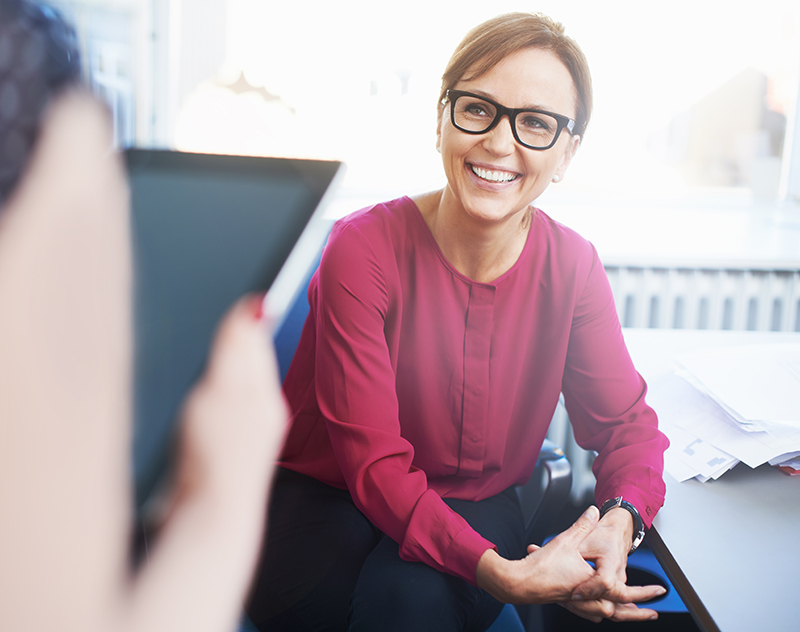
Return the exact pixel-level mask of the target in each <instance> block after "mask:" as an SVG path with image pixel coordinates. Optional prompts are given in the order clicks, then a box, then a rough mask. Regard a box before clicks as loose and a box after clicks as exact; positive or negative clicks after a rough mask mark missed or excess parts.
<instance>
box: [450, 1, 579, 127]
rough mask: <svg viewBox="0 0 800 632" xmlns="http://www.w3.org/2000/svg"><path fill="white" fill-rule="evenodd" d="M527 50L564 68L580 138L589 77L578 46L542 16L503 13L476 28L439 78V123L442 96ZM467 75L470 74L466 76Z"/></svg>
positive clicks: (562, 30) (459, 47) (558, 27)
mask: <svg viewBox="0 0 800 632" xmlns="http://www.w3.org/2000/svg"><path fill="white" fill-rule="evenodd" d="M526 48H539V49H542V50H548V51H550V52H552V53H553V54H554V55H555V56H556V57H558V59H559V60H561V62H562V63H563V64H564V65H565V66H566V67H567V70H569V74H570V76H571V77H572V83H573V87H574V89H575V102H576V107H577V111H576V114H575V133H576V134H578V135H580V136H581V137H583V135H584V133H585V132H586V126H587V125H588V124H589V118H590V117H591V115H592V77H591V74H590V72H589V64H588V62H587V61H586V56H585V55H584V54H583V51H582V50H581V49H580V47H579V46H578V44H577V43H576V42H575V40H573V39H572V38H570V37H567V36H566V35H564V27H563V26H562V25H561V24H560V23H559V22H555V21H554V20H552V19H551V18H549V17H547V16H546V15H543V14H541V13H506V14H504V15H499V16H497V17H496V18H492V19H491V20H487V21H486V22H484V23H483V24H479V25H478V26H476V27H475V28H474V29H472V30H471V31H470V32H469V33H467V35H466V37H464V39H463V40H461V43H460V44H459V45H458V46H457V47H456V50H455V52H454V53H453V56H452V57H451V58H450V61H449V62H448V63H447V67H446V68H445V71H444V74H443V75H442V91H441V94H440V95H439V122H440V123H441V118H442V112H443V111H444V99H445V93H446V92H447V91H448V90H451V89H452V88H454V87H455V85H456V84H457V83H458V82H459V81H462V80H470V79H475V78H477V77H480V76H481V75H483V74H484V73H486V72H488V71H489V70H491V69H492V68H493V67H494V66H496V65H497V64H498V63H500V62H501V61H502V60H503V59H505V58H506V57H508V56H509V55H511V54H512V53H516V52H517V51H520V50H523V49H526ZM467 73H470V74H469V76H467Z"/></svg>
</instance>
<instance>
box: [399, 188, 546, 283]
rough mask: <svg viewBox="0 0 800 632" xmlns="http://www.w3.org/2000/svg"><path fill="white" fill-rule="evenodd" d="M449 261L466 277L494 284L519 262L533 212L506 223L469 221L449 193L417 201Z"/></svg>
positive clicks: (529, 211) (417, 199) (529, 210)
mask: <svg viewBox="0 0 800 632" xmlns="http://www.w3.org/2000/svg"><path fill="white" fill-rule="evenodd" d="M414 201H415V202H416V204H417V206H418V207H419V210H420V212H421V213H422V217H423V219H424V220H425V223H426V224H427V225H428V228H429V229H430V231H431V234H432V235H433V238H434V239H435V240H436V243H437V244H438V245H439V248H440V250H441V251H442V253H443V254H444V256H445V258H446V259H447V260H448V261H449V262H450V265H452V266H453V267H454V268H455V269H456V270H458V271H459V272H460V273H461V274H463V275H464V276H466V277H468V278H470V279H472V280H474V281H478V282H479V283H491V282H492V281H495V280H496V279H498V278H499V277H501V276H503V275H504V274H505V273H506V272H508V271H509V270H510V269H511V267H512V266H513V265H514V264H515V263H516V262H517V259H519V257H520V255H521V254H522V250H523V249H524V248H525V242H526V241H527V238H528V232H529V231H530V227H531V221H532V216H533V209H532V208H531V207H528V208H526V209H525V210H521V211H520V212H518V213H515V214H514V215H512V216H510V217H509V218H507V219H506V220H504V221H499V222H492V223H489V222H483V221H480V220H476V219H473V218H471V217H469V215H468V214H467V213H465V212H464V210H463V209H462V208H461V206H460V204H459V203H458V201H457V200H455V199H454V198H453V196H452V195H451V194H449V191H448V190H447V189H443V190H442V191H436V192H433V193H427V194H424V195H421V196H419V197H417V198H414Z"/></svg>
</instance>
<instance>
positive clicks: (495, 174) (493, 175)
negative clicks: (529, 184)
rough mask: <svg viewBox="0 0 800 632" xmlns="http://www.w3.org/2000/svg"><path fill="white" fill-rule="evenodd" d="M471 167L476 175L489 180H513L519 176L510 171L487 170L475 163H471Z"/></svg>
mask: <svg viewBox="0 0 800 632" xmlns="http://www.w3.org/2000/svg"><path fill="white" fill-rule="evenodd" d="M471 167H472V172H473V173H474V174H475V175H477V176H478V177H479V178H483V179H484V180H488V181H489V182H511V180H513V179H515V178H516V177H517V174H515V173H508V171H487V170H486V169H481V168H480V167H476V166H474V165H471Z"/></svg>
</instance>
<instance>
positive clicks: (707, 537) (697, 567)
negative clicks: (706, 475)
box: [625, 329, 800, 632]
mask: <svg viewBox="0 0 800 632" xmlns="http://www.w3.org/2000/svg"><path fill="white" fill-rule="evenodd" d="M625 340H626V341H627V343H628V348H629V350H630V352H631V355H632V357H633V359H634V362H635V363H636V366H637V368H638V369H639V372H640V373H642V375H643V376H644V377H645V379H646V380H647V381H648V382H649V383H653V382H654V381H655V379H656V378H657V377H658V376H659V375H662V374H664V373H666V372H668V371H670V370H671V357H672V356H673V355H674V354H676V353H681V352H683V351H689V350H692V349H699V348H701V347H712V346H725V345H738V344H751V343H752V344H761V343H765V342H793V343H798V342H800V334H786V333H775V334H772V333H755V332H727V331H725V332H723V331H682V330H636V329H630V330H625ZM799 396H800V395H799ZM656 412H658V411H656ZM665 480H666V483H667V498H666V503H665V505H664V507H663V509H662V510H661V511H660V512H659V514H658V516H656V519H655V521H654V523H653V528H652V529H651V530H650V531H649V533H648V535H647V539H648V542H649V544H650V547H651V548H652V550H653V552H654V553H655V555H656V557H657V558H658V560H659V562H660V563H661V565H662V567H663V568H664V570H665V572H666V573H667V575H668V576H669V578H670V580H671V581H672V583H673V585H674V586H675V588H676V590H677V591H678V592H679V593H680V595H681V598H682V599H683V601H684V603H685V604H686V606H687V607H688V608H689V610H690V612H691V613H692V616H693V617H694V619H695V621H696V622H697V624H698V625H699V626H700V628H701V629H703V630H706V631H708V632H711V631H716V630H719V631H721V632H737V631H742V632H752V631H753V630H797V629H800V623H798V621H799V620H800V618H799V617H798V612H800V605H798V598H797V596H796V594H797V589H796V585H797V577H798V574H800V478H798V477H789V476H787V475H785V474H783V473H782V472H780V471H778V470H776V469H775V468H772V467H770V466H768V465H767V466H761V467H759V468H757V469H755V470H753V469H750V468H748V467H747V466H746V465H744V464H743V463H740V464H739V465H737V466H736V467H735V468H734V469H733V470H732V471H730V472H728V473H726V474H724V475H723V476H722V477H721V478H720V479H719V480H717V481H709V482H707V483H699V482H698V481H695V480H691V481H687V482H685V483H678V482H677V481H675V480H674V479H673V478H672V477H670V476H669V475H668V474H666V475H665Z"/></svg>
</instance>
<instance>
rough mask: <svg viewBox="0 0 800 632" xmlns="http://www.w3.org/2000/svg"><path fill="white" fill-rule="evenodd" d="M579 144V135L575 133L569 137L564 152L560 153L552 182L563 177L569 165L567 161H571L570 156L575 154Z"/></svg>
mask: <svg viewBox="0 0 800 632" xmlns="http://www.w3.org/2000/svg"><path fill="white" fill-rule="evenodd" d="M580 144H581V137H580V136H577V135H576V136H570V137H569V143H568V144H567V146H566V147H565V148H564V153H563V154H562V155H561V162H559V163H558V167H557V168H556V171H555V173H554V174H553V182H559V181H560V180H563V179H564V174H566V172H567V167H569V163H571V162H572V158H573V157H574V156H575V152H576V151H578V147H579V146H580Z"/></svg>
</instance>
